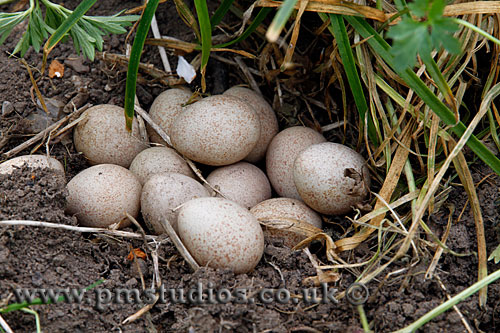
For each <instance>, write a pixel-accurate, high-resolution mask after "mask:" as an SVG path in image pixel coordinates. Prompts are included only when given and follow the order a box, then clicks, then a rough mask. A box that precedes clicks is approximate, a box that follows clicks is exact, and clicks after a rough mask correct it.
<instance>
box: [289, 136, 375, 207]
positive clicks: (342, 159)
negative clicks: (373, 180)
mask: <svg viewBox="0 0 500 333" xmlns="http://www.w3.org/2000/svg"><path fill="white" fill-rule="evenodd" d="M293 178H294V181H295V185H296V187H297V190H298V192H299V194H300V196H301V197H302V199H303V200H304V202H305V203H306V204H307V205H308V206H309V207H311V208H312V209H314V210H316V211H318V212H320V213H323V214H332V215H337V214H345V213H347V212H349V211H350V210H351V207H352V206H355V205H356V204H358V203H361V202H362V201H363V200H364V198H365V197H366V195H367V194H368V192H369V188H370V174H369V171H368V167H367V166H366V163H365V160H364V158H363V157H362V156H361V155H360V154H358V153H357V152H355V151H354V150H352V149H351V148H349V147H347V146H344V145H341V144H338V143H333V142H325V143H320V144H315V145H312V146H309V147H308V148H307V149H305V150H303V151H302V152H301V153H300V154H299V156H297V158H296V160H295V163H294V167H293Z"/></svg>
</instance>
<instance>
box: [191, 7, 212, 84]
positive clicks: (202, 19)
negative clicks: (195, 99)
mask: <svg viewBox="0 0 500 333" xmlns="http://www.w3.org/2000/svg"><path fill="white" fill-rule="evenodd" d="M194 5H195V7H196V14H197V15H198V23H199V25H200V33H201V69H200V71H201V89H202V91H203V92H205V89H206V83H205V72H206V70H207V64H208V58H209V57H210V50H211V49H212V26H211V25H210V17H209V16H208V7H207V2H206V1H205V0H194Z"/></svg>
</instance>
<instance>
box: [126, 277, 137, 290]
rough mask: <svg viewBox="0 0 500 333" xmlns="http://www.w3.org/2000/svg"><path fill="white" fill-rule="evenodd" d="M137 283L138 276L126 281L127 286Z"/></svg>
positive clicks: (130, 286) (133, 285)
mask: <svg viewBox="0 0 500 333" xmlns="http://www.w3.org/2000/svg"><path fill="white" fill-rule="evenodd" d="M136 285H137V279H136V278H131V279H130V280H128V281H127V282H125V287H127V288H133V287H135V286H136Z"/></svg>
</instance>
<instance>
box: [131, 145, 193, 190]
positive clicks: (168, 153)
mask: <svg viewBox="0 0 500 333" xmlns="http://www.w3.org/2000/svg"><path fill="white" fill-rule="evenodd" d="M129 170H130V171H132V172H133V173H134V174H135V175H136V176H137V178H139V181H140V182H141V184H143V185H144V183H146V181H147V180H148V178H149V177H151V176H152V175H155V174H158V173H163V172H174V173H180V174H183V175H186V176H188V177H191V178H195V177H196V176H195V175H194V173H193V171H192V170H191V168H190V167H189V165H188V164H187V163H186V161H185V160H184V159H183V158H182V157H181V156H180V155H179V154H177V152H176V151H175V150H173V149H172V148H168V147H152V148H148V149H145V150H143V151H141V152H140V153H139V154H138V155H137V156H136V157H135V158H134V160H133V161H132V164H130V168H129Z"/></svg>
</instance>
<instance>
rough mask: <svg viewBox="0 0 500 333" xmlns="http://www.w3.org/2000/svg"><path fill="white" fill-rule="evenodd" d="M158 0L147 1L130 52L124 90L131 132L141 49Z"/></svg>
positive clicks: (128, 128)
mask: <svg viewBox="0 0 500 333" xmlns="http://www.w3.org/2000/svg"><path fill="white" fill-rule="evenodd" d="M158 3H159V0H149V1H148V4H147V5H146V8H145V9H144V12H143V13H142V18H141V21H140V22H139V26H138V27H137V32H136V34H135V38H134V44H133V45H132V50H131V51H130V59H129V63H128V70H127V85H126V88H125V124H126V127H127V130H128V131H132V120H133V119H134V105H135V90H136V83H137V73H138V72H139V63H140V60H141V53H142V49H143V48H144V42H145V41H146V37H147V35H148V31H149V27H150V26H151V21H152V20H153V15H154V14H155V12H156V8H157V7H158Z"/></svg>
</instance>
